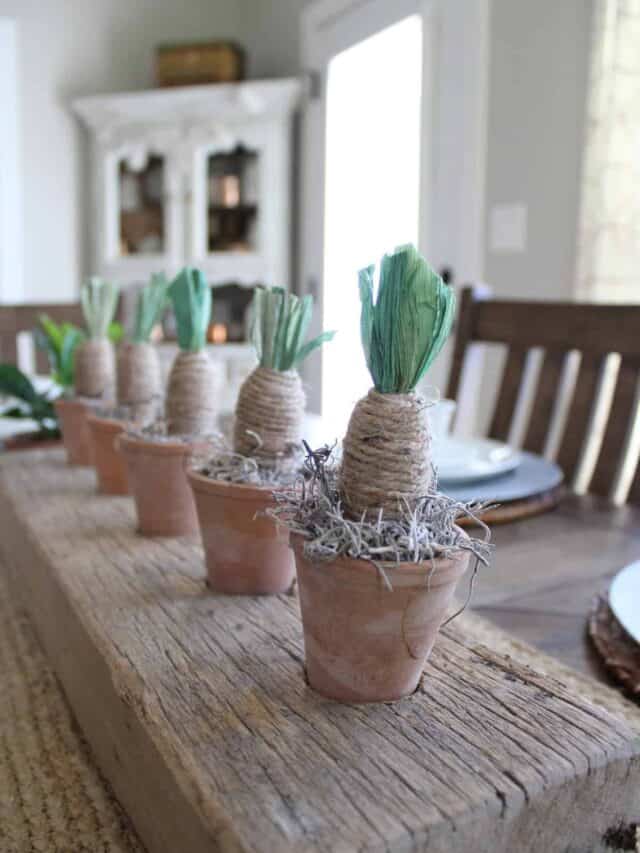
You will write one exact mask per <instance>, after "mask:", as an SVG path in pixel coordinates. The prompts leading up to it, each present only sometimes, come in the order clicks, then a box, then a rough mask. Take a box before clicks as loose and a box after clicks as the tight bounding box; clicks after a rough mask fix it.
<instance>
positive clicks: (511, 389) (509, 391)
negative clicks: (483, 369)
mask: <svg viewBox="0 0 640 853" xmlns="http://www.w3.org/2000/svg"><path fill="white" fill-rule="evenodd" d="M526 360H527V351H526V350H524V349H521V348H520V347H518V346H512V347H509V351H508V352H507V360H506V362H505V365H504V370H503V372H502V380H501V382H500V390H499V392H498V399H497V402H496V405H495V409H494V411H493V418H492V420H491V426H490V427H489V435H490V436H491V438H496V439H498V441H508V439H509V430H510V429H511V423H512V421H513V415H514V413H515V409H516V404H517V402H518V395H519V393H520V386H521V384H522V377H523V375H524V368H525V364H526Z"/></svg>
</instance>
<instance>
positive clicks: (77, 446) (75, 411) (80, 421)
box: [53, 398, 93, 465]
mask: <svg viewBox="0 0 640 853" xmlns="http://www.w3.org/2000/svg"><path fill="white" fill-rule="evenodd" d="M53 405H54V406H55V410H56V413H57V415H58V421H59V423H60V431H61V432H62V441H63V442H64V447H65V450H66V451H67V462H68V463H69V465H91V464H92V463H93V459H92V456H91V433H90V432H89V424H88V422H87V417H88V415H89V413H90V411H91V409H90V407H89V405H88V404H87V403H86V402H85V401H84V400H78V399H69V398H60V399H59V400H56V401H55V403H54V404H53Z"/></svg>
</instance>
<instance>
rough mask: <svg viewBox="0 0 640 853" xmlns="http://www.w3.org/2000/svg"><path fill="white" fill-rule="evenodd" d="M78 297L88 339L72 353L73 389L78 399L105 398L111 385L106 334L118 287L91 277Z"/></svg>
mask: <svg viewBox="0 0 640 853" xmlns="http://www.w3.org/2000/svg"><path fill="white" fill-rule="evenodd" d="M80 298H81V303H82V311H83V314H84V320H85V324H86V327H87V333H88V338H87V340H85V341H83V342H82V343H81V344H79V345H78V347H77V348H76V350H75V357H74V364H75V390H76V393H77V394H78V395H80V396H82V397H95V398H109V397H110V396H111V395H112V394H113V391H114V386H115V355H114V350H113V344H112V343H111V341H110V340H109V337H108V335H109V327H110V325H111V323H112V321H113V317H114V314H115V310H116V306H117V304H118V288H117V286H116V285H115V284H112V283H111V282H108V281H104V280H103V279H100V278H97V277H95V276H94V277H92V278H90V279H89V280H88V281H87V283H86V284H85V285H84V286H83V288H82V291H81V294H80Z"/></svg>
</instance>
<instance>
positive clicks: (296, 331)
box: [251, 287, 333, 372]
mask: <svg viewBox="0 0 640 853" xmlns="http://www.w3.org/2000/svg"><path fill="white" fill-rule="evenodd" d="M251 315H252V323H251V340H252V342H253V345H254V348H255V351H256V356H257V357H258V361H259V363H260V366H261V367H268V368H270V369H272V370H279V371H281V372H285V371H287V370H291V369H293V368H294V367H295V366H296V365H297V364H299V363H300V362H301V361H302V360H303V359H304V358H306V357H307V356H308V355H309V353H310V352H312V351H313V350H314V349H315V348H316V347H318V346H320V345H321V344H322V343H324V342H325V341H328V340H331V338H332V337H333V332H331V333H324V334H323V335H320V336H318V337H317V338H316V339H315V340H314V341H310V342H309V343H308V344H305V345H303V343H302V342H303V340H304V337H305V335H306V333H307V329H308V328H309V324H310V323H311V318H312V315H313V298H312V297H311V296H310V295H307V296H305V297H303V298H302V299H300V298H299V297H298V296H296V295H295V294H294V293H287V291H285V290H284V289H283V288H281V287H272V288H264V287H257V288H256V290H255V293H254V297H253V302H252V305H251Z"/></svg>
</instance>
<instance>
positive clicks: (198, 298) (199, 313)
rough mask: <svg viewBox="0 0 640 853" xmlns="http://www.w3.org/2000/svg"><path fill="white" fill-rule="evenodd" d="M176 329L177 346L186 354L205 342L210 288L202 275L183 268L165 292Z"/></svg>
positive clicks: (208, 319) (210, 299) (210, 303)
mask: <svg viewBox="0 0 640 853" xmlns="http://www.w3.org/2000/svg"><path fill="white" fill-rule="evenodd" d="M168 293H169V298H170V299H171V302H172V304H173V310H174V313H175V316H176V326H177V329H178V344H179V346H180V349H182V350H185V351H186V352H198V350H201V349H203V348H204V346H205V344H206V341H207V330H208V328H209V322H210V320H211V305H212V297H211V287H210V286H209V284H208V283H207V280H206V278H205V277H204V273H202V272H201V271H200V270H198V269H194V268H191V267H185V268H184V269H183V270H181V272H180V273H178V275H177V276H176V278H175V279H174V280H173V281H172V283H171V285H170V286H169V289H168Z"/></svg>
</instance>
